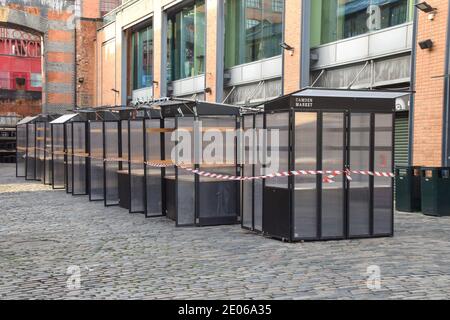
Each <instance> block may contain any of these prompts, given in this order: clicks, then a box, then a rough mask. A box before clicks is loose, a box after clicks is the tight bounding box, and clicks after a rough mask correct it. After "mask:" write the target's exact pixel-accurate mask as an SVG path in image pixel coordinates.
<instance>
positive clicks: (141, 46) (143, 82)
mask: <svg viewBox="0 0 450 320" xmlns="http://www.w3.org/2000/svg"><path fill="white" fill-rule="evenodd" d="M131 50H132V53H131V57H132V61H131V64H132V66H131V70H132V81H133V90H137V89H142V88H148V87H151V86H152V85H153V28H152V27H151V26H148V27H146V28H143V29H141V30H139V31H136V32H134V33H133V34H132V37H131Z"/></svg>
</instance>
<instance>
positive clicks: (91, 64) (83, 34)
mask: <svg viewBox="0 0 450 320" xmlns="http://www.w3.org/2000/svg"><path fill="white" fill-rule="evenodd" d="M97 27H98V22H96V21H94V20H81V21H80V24H79V29H78V30H77V79H76V81H77V105H78V106H79V107H93V106H94V105H95V68H96V66H95V45H96V43H95V39H96V37H97Z"/></svg>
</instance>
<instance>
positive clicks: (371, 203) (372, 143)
mask: <svg viewBox="0 0 450 320" xmlns="http://www.w3.org/2000/svg"><path fill="white" fill-rule="evenodd" d="M369 154H370V155H369V170H370V171H371V172H374V171H375V114H374V113H371V114H370V153H369ZM374 183H375V178H374V177H373V176H369V214H370V216H369V233H370V236H373V235H374V219H375V215H374Z"/></svg>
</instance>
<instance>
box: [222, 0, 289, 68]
mask: <svg viewBox="0 0 450 320" xmlns="http://www.w3.org/2000/svg"><path fill="white" fill-rule="evenodd" d="M282 23H283V0H226V1H225V67H226V68H231V67H233V66H236V65H240V64H243V63H249V62H254V61H258V60H261V59H266V58H271V57H274V56H277V55H280V54H281V47H280V43H281V42H282V28H283V27H282Z"/></svg>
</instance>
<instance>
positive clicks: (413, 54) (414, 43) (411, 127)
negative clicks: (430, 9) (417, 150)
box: [408, 8, 419, 166]
mask: <svg viewBox="0 0 450 320" xmlns="http://www.w3.org/2000/svg"><path fill="white" fill-rule="evenodd" d="M413 10H414V23H413V41H412V51H411V68H410V70H411V75H410V77H411V91H413V92H414V91H415V89H416V56H417V27H418V26H417V25H418V18H419V17H418V12H417V9H415V8H414V9H413ZM414 100H415V96H414V94H412V95H411V99H410V106H409V133H408V135H409V142H408V165H409V166H412V165H413V156H414V149H413V148H414Z"/></svg>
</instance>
